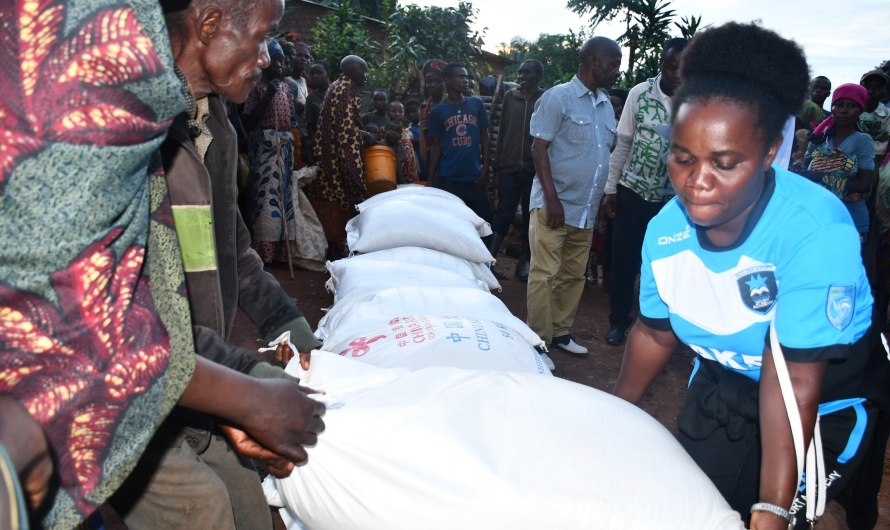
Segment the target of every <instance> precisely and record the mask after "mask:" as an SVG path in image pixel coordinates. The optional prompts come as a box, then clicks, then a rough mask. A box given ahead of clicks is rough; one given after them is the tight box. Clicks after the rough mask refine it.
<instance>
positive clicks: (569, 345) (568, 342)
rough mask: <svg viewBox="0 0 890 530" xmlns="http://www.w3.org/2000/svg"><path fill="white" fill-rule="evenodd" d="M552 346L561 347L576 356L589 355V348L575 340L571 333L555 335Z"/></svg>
mask: <svg viewBox="0 0 890 530" xmlns="http://www.w3.org/2000/svg"><path fill="white" fill-rule="evenodd" d="M550 347H551V348H557V349H560V350H562V351H564V352H566V353H568V354H569V355H574V356H576V357H584V356H586V355H587V348H585V347H584V346H581V345H580V344H578V343H577V342H575V341H574V340H573V339H572V336H571V335H563V336H562V337H555V338H554V339H553V342H552V343H551V344H550Z"/></svg>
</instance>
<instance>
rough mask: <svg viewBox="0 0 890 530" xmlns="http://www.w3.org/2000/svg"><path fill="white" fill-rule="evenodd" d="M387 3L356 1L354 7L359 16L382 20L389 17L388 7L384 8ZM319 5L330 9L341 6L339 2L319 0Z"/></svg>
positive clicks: (367, 0) (366, 0) (368, 0)
mask: <svg viewBox="0 0 890 530" xmlns="http://www.w3.org/2000/svg"><path fill="white" fill-rule="evenodd" d="M385 2H386V0H382V1H381V0H356V2H355V3H354V7H355V9H356V11H357V12H358V14H359V15H364V16H366V17H371V18H376V19H382V18H383V17H385V16H386V15H387V11H386V6H384V3H385ZM317 3H319V4H321V5H323V6H328V7H337V6H339V5H340V2H339V1H338V0H319V1H318V2H317Z"/></svg>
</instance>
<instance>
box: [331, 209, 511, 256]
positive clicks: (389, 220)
mask: <svg viewBox="0 0 890 530" xmlns="http://www.w3.org/2000/svg"><path fill="white" fill-rule="evenodd" d="M346 244H347V245H349V250H350V252H358V253H368V252H375V251H378V250H385V249H388V248H396V247H423V248H431V249H433V250H440V251H442V252H446V253H448V254H451V255H452V256H457V257H460V258H464V259H466V260H469V261H475V262H477V263H494V258H493V257H492V256H491V252H489V251H488V249H487V248H485V245H484V244H483V243H482V240H481V239H480V238H479V233H478V232H477V231H476V228H475V227H474V226H473V224H472V223H471V222H469V221H466V220H464V219H461V218H459V217H455V216H454V215H451V214H449V213H443V212H439V211H435V210H430V209H427V208H424V207H422V206H418V205H416V204H412V203H411V202H408V201H388V202H385V203H383V204H381V205H380V206H379V207H377V208H369V209H368V210H367V211H365V212H364V213H361V214H359V215H358V216H356V217H353V218H352V219H350V220H349V222H348V223H346Z"/></svg>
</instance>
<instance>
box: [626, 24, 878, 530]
mask: <svg viewBox="0 0 890 530" xmlns="http://www.w3.org/2000/svg"><path fill="white" fill-rule="evenodd" d="M681 78H682V80H683V81H682V85H681V86H680V88H679V90H678V92H677V93H676V94H675V95H674V98H673V102H672V105H673V109H672V137H671V148H670V152H669V154H668V171H669V174H670V179H671V183H672V184H673V186H674V189H675V190H676V192H677V197H676V198H675V199H674V200H672V201H671V202H670V203H668V205H667V206H666V207H665V208H664V209H663V210H662V211H661V212H660V213H659V214H658V215H657V216H656V217H655V218H654V219H653V220H652V222H651V223H650V224H649V227H648V230H647V232H646V238H645V242H644V245H643V255H642V262H643V263H642V272H641V281H640V317H639V319H638V321H637V323H636V325H635V326H634V328H633V329H632V330H631V333H630V336H629V337H628V341H627V348H626V351H625V355H624V361H623V364H622V367H621V373H620V375H619V377H618V382H617V384H616V386H615V394H616V395H617V396H619V397H622V398H624V399H626V400H628V401H631V402H633V403H637V402H639V401H640V399H641V398H642V397H643V394H644V393H645V391H646V389H647V388H648V386H649V385H650V383H651V382H652V381H653V380H654V379H655V377H656V376H657V375H658V374H659V372H660V371H661V370H662V369H663V368H664V366H665V364H666V363H667V361H668V360H669V358H670V356H671V354H672V353H673V352H674V349H675V348H676V346H677V345H678V341H682V342H684V343H686V344H688V345H689V346H690V347H691V348H692V349H693V350H694V351H695V352H696V353H697V354H698V356H697V358H696V363H695V368H694V372H693V375H692V377H691V380H690V384H689V389H688V391H687V396H686V401H685V404H684V407H683V410H682V412H681V414H680V417H679V418H678V428H679V432H678V434H677V438H678V440H679V441H680V443H681V444H682V445H683V446H684V447H685V448H686V450H687V451H688V452H689V454H690V455H691V456H692V457H693V459H694V460H695V461H696V462H697V463H698V464H699V466H700V467H701V468H702V469H703V470H704V471H705V473H706V474H707V475H708V476H709V477H710V478H711V480H712V481H713V482H714V483H715V484H716V485H717V487H718V488H719V489H720V491H721V493H723V495H724V497H726V499H727V500H728V501H729V503H730V505H731V506H732V507H733V508H734V509H736V510H738V511H739V512H740V513H741V514H742V516H743V518H745V519H746V520H747V519H748V518H750V524H751V528H752V529H758V530H766V529H776V528H783V529H785V528H788V527H789V520H787V519H786V516H787V517H788V518H789V519H790V517H791V516H792V515H794V514H796V515H797V524H796V526H795V528H805V527H807V523H806V520H805V516H804V515H805V514H806V510H805V502H806V500H805V499H804V498H803V497H802V496H798V497H797V498H796V497H795V492H796V491H797V487H798V484H797V467H796V459H795V452H794V445H793V442H792V436H791V429H790V427H789V421H788V418H787V415H786V412H785V407H784V404H783V401H782V396H781V391H780V388H779V383H778V379H777V376H776V369H775V365H774V364H773V357H772V353H771V350H770V347H769V342H768V333H769V327H770V325H773V326H775V328H776V331H777V334H778V338H779V343H780V344H781V346H782V350H783V351H784V355H785V358H786V360H787V364H788V369H789V372H790V374H791V380H792V382H793V386H794V390H795V397H796V399H797V404H798V407H799V409H800V413H801V417H802V422H803V432H804V438H805V439H806V440H809V439H810V438H811V437H812V435H813V431H814V425H815V422H816V417H817V411H818V412H819V413H820V414H821V433H822V440H823V444H824V454H825V463H826V470H825V476H826V477H827V480H828V481H829V482H831V484H830V486H829V488H828V495H829V498H831V497H833V496H835V495H836V494H837V492H838V490H840V489H841V488H842V487H844V485H845V483H846V482H847V481H848V479H849V478H850V476H851V474H852V473H853V472H854V471H855V470H856V468H857V466H858V464H859V462H860V461H861V460H862V458H863V455H864V453H865V452H866V450H867V448H868V444H869V441H870V440H871V438H872V433H873V430H874V427H873V423H874V421H873V419H874V417H875V416H876V408H875V406H874V405H873V403H872V402H871V401H869V400H868V399H866V398H868V397H870V396H869V395H868V394H867V392H866V386H867V385H866V384H865V383H864V382H863V378H864V373H865V371H866V366H867V364H868V362H869V360H870V357H871V351H872V349H873V348H872V346H873V345H874V340H873V336H872V335H871V334H869V333H868V332H869V328H870V325H871V314H872V297H871V294H870V292H869V286H868V282H867V280H866V277H865V271H864V270H863V267H862V262H861V259H860V257H859V237H858V233H857V231H856V228H855V227H854V226H853V223H852V222H851V219H850V215H849V214H848V213H847V210H846V208H844V206H843V204H842V203H841V202H840V201H838V200H837V199H836V198H835V197H833V196H832V195H831V194H830V193H829V192H827V191H826V190H825V189H822V188H821V187H819V186H818V185H816V184H813V183H812V182H809V181H807V180H806V179H804V178H802V177H800V176H798V175H794V174H792V173H788V172H787V171H785V170H783V169H781V168H777V167H772V162H773V159H774V158H775V156H776V153H777V151H778V149H779V146H780V144H781V142H782V129H783V126H784V123H785V121H786V119H787V117H788V116H789V115H792V114H795V113H796V112H797V111H798V110H799V109H800V106H801V105H802V103H803V96H804V94H806V90H807V85H808V82H809V71H808V67H807V63H806V59H805V57H804V55H803V52H802V51H801V49H800V48H799V47H798V46H797V45H796V44H794V43H793V42H791V41H788V40H785V39H783V38H781V37H779V36H778V35H777V34H775V33H773V32H771V31H768V30H765V29H763V28H760V27H758V26H755V25H751V24H748V25H744V24H736V23H730V24H726V25H724V26H721V27H718V28H714V29H710V30H707V31H705V32H703V33H701V34H699V35H698V36H696V37H695V39H694V40H693V41H692V42H691V43H690V45H689V47H688V48H687V49H686V51H685V53H684V55H683V60H682V66H681ZM752 508H753V510H752Z"/></svg>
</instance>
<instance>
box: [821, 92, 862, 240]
mask: <svg viewBox="0 0 890 530" xmlns="http://www.w3.org/2000/svg"><path fill="white" fill-rule="evenodd" d="M867 100H868V91H867V90H866V89H865V88H864V87H861V86H859V85H855V84H853V83H846V84H843V85H841V86H839V87H837V89H836V90H835V91H834V94H832V96H831V116H829V117H828V118H826V119H825V121H823V122H822V123H820V124H819V125H818V126H817V127H816V128H815V129H814V130H813V134H812V137H811V139H810V145H809V147H807V153H806V156H805V158H804V160H805V162H806V165H807V171H806V172H805V176H807V177H808V178H810V179H811V180H814V181H816V182H817V183H819V184H821V185H822V187H824V188H826V189H827V190H828V191H830V192H832V193H834V195H835V196H836V197H837V198H839V199H841V200H842V201H844V205H845V206H846V207H847V210H849V212H850V216H851V217H853V223H854V224H855V225H856V230H858V231H859V239H860V243H861V244H862V245H865V240H866V237H867V236H868V226H869V212H868V206H867V205H866V197H865V195H866V194H867V193H868V192H869V191H870V190H871V185H872V181H873V179H874V173H875V171H874V170H875V150H874V140H872V138H871V136H869V135H868V134H866V133H863V132H859V130H858V129H857V124H858V123H859V115H860V114H862V111H863V109H865V103H866V101H867Z"/></svg>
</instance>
